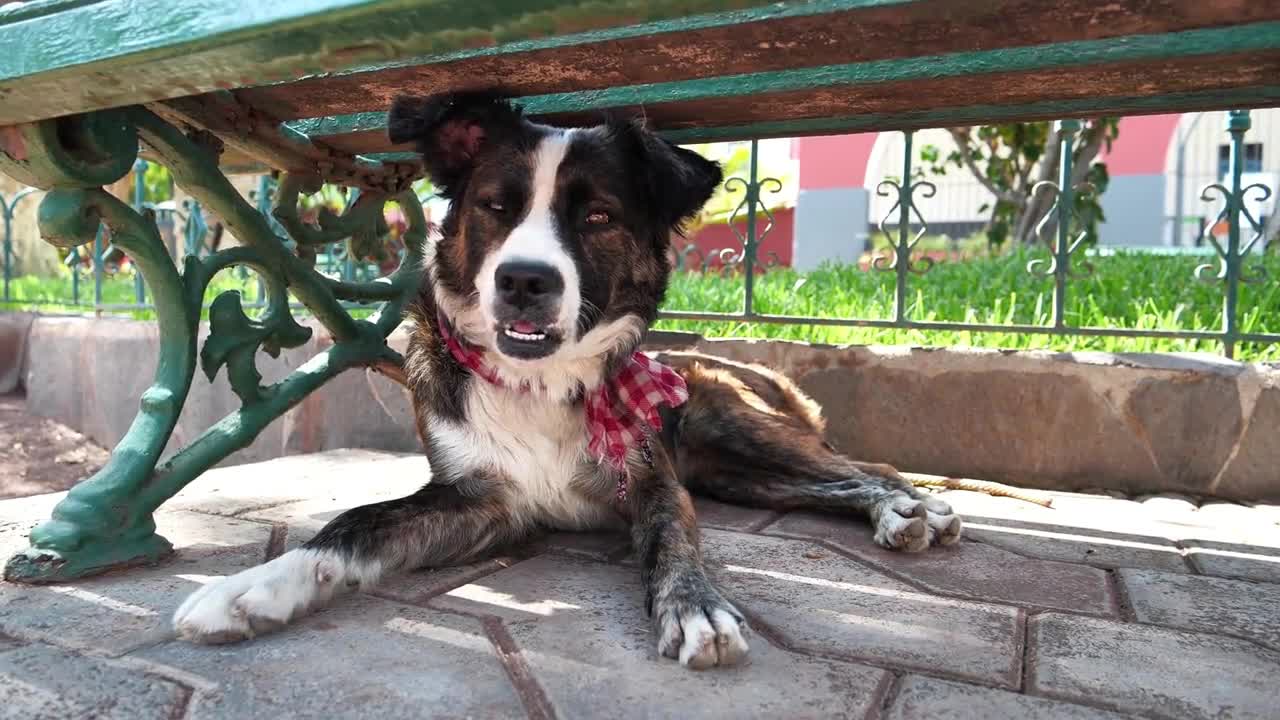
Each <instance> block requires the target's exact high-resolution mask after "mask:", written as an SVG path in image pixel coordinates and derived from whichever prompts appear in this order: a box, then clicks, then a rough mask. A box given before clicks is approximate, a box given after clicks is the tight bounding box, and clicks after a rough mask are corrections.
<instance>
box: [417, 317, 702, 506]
mask: <svg viewBox="0 0 1280 720" xmlns="http://www.w3.org/2000/svg"><path fill="white" fill-rule="evenodd" d="M439 325H440V336H441V337H442V338H444V342H445V345H446V346H447V347H448V348H449V354H451V355H453V359H455V360H457V361H458V362H459V363H460V364H461V365H462V366H463V367H466V368H469V369H470V370H471V371H472V372H474V373H475V374H476V375H479V376H480V377H482V378H484V379H485V380H488V381H489V382H491V383H493V384H494V385H502V384H503V383H502V379H501V378H500V377H498V373H497V371H496V370H494V368H493V367H491V366H489V365H487V364H485V361H484V354H483V351H481V350H477V349H475V348H470V347H467V346H466V345H464V344H463V343H462V342H461V341H460V340H459V339H458V338H457V337H456V336H455V335H454V334H453V333H452V332H450V330H449V322H448V321H447V320H446V319H445V317H444V316H443V315H440V316H439ZM520 390H521V391H525V392H527V391H528V390H529V388H528V387H523V388H520ZM688 399H689V387H688V386H687V385H686V384H685V382H684V378H682V377H680V374H679V373H677V372H676V371H675V370H672V369H671V368H669V367H667V366H666V365H663V364H662V363H660V362H658V361H657V360H654V359H652V358H650V357H649V356H648V355H645V354H644V353H640V352H637V353H634V354H632V356H631V357H630V358H629V359H628V360H627V361H626V363H624V364H623V366H622V368H621V369H619V370H618V372H617V373H616V374H614V376H613V377H612V378H610V379H609V380H607V381H605V382H603V383H601V384H600V386H599V387H597V388H596V389H595V390H592V391H591V392H590V393H588V394H587V396H586V398H585V399H584V403H585V406H586V412H587V432H588V433H589V435H590V437H591V439H590V442H589V443H588V444H587V448H588V449H589V450H590V451H591V453H592V454H593V455H595V456H596V457H597V458H599V460H600V461H601V462H604V463H608V464H609V465H610V466H611V467H613V468H614V469H615V470H617V471H618V472H619V475H618V499H619V500H625V499H626V496H627V480H628V476H629V475H630V472H629V470H628V468H627V453H628V452H629V451H630V450H631V449H632V448H640V450H641V451H642V452H644V453H645V456H646V459H647V458H648V456H649V434H650V433H651V432H657V431H659V430H661V429H662V417H661V416H660V415H659V413H658V407H659V406H661V405H664V404H665V405H667V406H669V407H678V406H680V405H683V404H684V402H685V401H686V400H688Z"/></svg>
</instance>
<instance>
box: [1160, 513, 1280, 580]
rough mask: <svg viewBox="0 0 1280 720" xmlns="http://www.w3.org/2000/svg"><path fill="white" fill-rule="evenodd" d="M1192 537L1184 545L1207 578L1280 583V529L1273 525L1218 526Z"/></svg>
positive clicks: (1189, 556)
mask: <svg viewBox="0 0 1280 720" xmlns="http://www.w3.org/2000/svg"><path fill="white" fill-rule="evenodd" d="M1191 534H1192V535H1193V536H1192V537H1189V538H1187V539H1185V540H1182V541H1181V544H1182V546H1183V547H1184V548H1186V552H1187V557H1188V558H1189V559H1190V560H1191V563H1192V564H1193V565H1194V566H1195V567H1196V569H1197V570H1199V571H1200V572H1202V573H1204V574H1205V575H1214V576H1217V577H1226V578H1238V579H1242V580H1257V581H1259V582H1269V583H1280V530H1277V529H1276V528H1275V527H1274V526H1266V527H1265V528H1258V527H1254V528H1248V529H1246V528H1240V527H1235V528H1224V527H1219V528H1216V529H1214V530H1213V531H1200V532H1196V533H1191Z"/></svg>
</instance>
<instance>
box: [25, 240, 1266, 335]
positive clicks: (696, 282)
mask: <svg viewBox="0 0 1280 720" xmlns="http://www.w3.org/2000/svg"><path fill="white" fill-rule="evenodd" d="M1042 256H1043V253H1040V254H1032V253H1031V252H1026V251H1022V252H1014V253H1009V254H1006V255H1001V256H996V257H977V258H974V259H970V260H968V261H965V262H943V263H939V264H937V265H935V266H934V268H933V269H932V270H931V271H930V272H929V273H927V274H926V275H923V276H916V275H912V276H911V278H910V279H909V292H908V300H909V308H908V316H909V317H911V318H913V319H917V320H930V321H964V322H975V323H996V324H1008V323H1019V324H1039V325H1046V324H1049V323H1050V322H1051V315H1052V307H1053V283H1052V281H1051V280H1050V279H1048V278H1041V277H1038V276H1034V275H1031V274H1029V273H1027V271H1026V264H1027V261H1028V260H1030V259H1032V258H1034V257H1042ZM1206 260H1207V259H1206V258H1197V257H1186V256H1181V257H1180V256H1154V255H1137V254H1119V255H1114V256H1109V257H1094V258H1090V261H1091V262H1093V263H1094V265H1095V271H1094V273H1093V274H1092V275H1090V276H1088V277H1083V278H1079V279H1075V280H1072V281H1071V282H1070V284H1069V286H1068V295H1067V307H1068V310H1067V322H1068V323H1069V324H1071V325H1077V326H1089V327H1106V328H1142V329H1167V330H1215V329H1217V328H1218V327H1219V326H1220V324H1221V321H1222V320H1221V316H1222V285H1221V284H1206V283H1202V282H1199V281H1197V280H1196V279H1195V278H1194V277H1193V275H1192V271H1193V270H1194V268H1195V267H1196V265H1198V264H1200V263H1202V262H1205V261H1206ZM1261 262H1262V263H1263V264H1265V266H1266V267H1267V269H1268V270H1269V273H1270V277H1269V279H1268V280H1267V281H1265V282H1262V283H1259V284H1257V285H1242V286H1241V291H1240V311H1241V315H1240V328H1241V331H1242V332H1255V333H1276V332H1280V257H1266V258H1262V259H1261ZM1078 263H1079V260H1077V264H1078ZM255 286H256V282H255V281H254V280H253V278H252V276H250V277H248V278H240V277H239V276H238V275H237V274H236V273H223V274H221V275H219V276H218V278H217V279H216V281H215V283H214V287H213V288H211V290H210V292H209V293H208V294H207V295H206V301H208V300H211V299H212V298H213V297H214V296H215V295H216V294H217V293H218V292H221V291H223V290H228V289H241V290H245V291H246V292H247V293H248V295H249V297H254V296H255V294H256V287H255ZM81 292H82V296H81V297H82V302H84V303H86V304H91V303H92V299H93V294H92V293H93V290H92V283H91V282H87V281H86V282H83V283H82V285H81ZM12 293H13V297H14V298H15V300H16V302H12V303H10V304H9V305H8V307H9V308H11V309H20V308H27V307H33V306H34V307H37V308H39V309H44V310H46V311H72V312H75V311H79V312H83V311H84V308H73V307H68V306H67V305H66V304H65V303H66V301H67V299H69V298H70V296H71V291H70V278H69V277H63V278H54V279H48V278H45V279H40V278H31V277H22V278H17V279H15V280H14V283H13V286H12ZM133 298H134V295H133V280H132V277H128V276H123V277H118V278H114V279H111V280H110V281H108V282H106V283H104V287H103V302H104V303H106V304H115V303H131V302H133ZM742 301H743V279H742V277H741V276H735V277H721V276H720V275H718V274H714V273H712V274H705V275H704V274H697V273H680V274H677V275H676V276H675V277H673V278H672V282H671V287H670V289H669V291H668V293H667V302H666V304H665V306H664V309H667V310H688V311H705V312H736V311H740V310H741V308H742ZM755 305H756V309H757V310H758V311H759V312H761V313H767V314H777V315H809V316H816V317H825V318H842V317H844V318H849V317H852V318H878V319H889V318H891V317H892V314H893V273H892V272H874V271H866V270H861V269H859V268H858V267H856V266H851V265H849V266H833V267H828V268H824V269H822V270H817V271H814V272H809V273H798V272H795V271H793V270H789V269H775V270H771V271H770V272H769V273H768V274H766V275H760V276H757V277H756V280H755ZM125 314H132V315H134V316H135V317H140V318H148V317H153V314H152V313H150V312H149V311H131V312H127V313H125ZM659 327H660V328H663V329H668V330H691V331H696V332H700V333H703V334H705V335H707V336H712V337H728V336H736V337H751V338H782V339H789V340H803V341H808V342H821V343H835V344H843V343H859V344H862V343H881V344H911V345H965V346H974V347H1004V348H1049V349H1055V350H1106V351H1113V352H1186V351H1206V352H1220V346H1219V345H1218V344H1217V343H1215V342H1212V341H1195V340H1168V339H1144V338H1138V339H1133V338H1098V337H1055V336H1048V335H1016V334H1010V333H974V332H963V331H959V332H935V331H919V330H881V329H872V328H847V327H830V326H816V325H775V324H764V323H760V324H750V323H732V322H719V323H715V322H687V321H672V320H666V321H662V322H661V323H659ZM1237 357H1239V358H1240V359H1244V360H1277V359H1280V345H1276V346H1252V345H1248V344H1246V345H1242V346H1241V347H1240V348H1239V349H1238V352H1237Z"/></svg>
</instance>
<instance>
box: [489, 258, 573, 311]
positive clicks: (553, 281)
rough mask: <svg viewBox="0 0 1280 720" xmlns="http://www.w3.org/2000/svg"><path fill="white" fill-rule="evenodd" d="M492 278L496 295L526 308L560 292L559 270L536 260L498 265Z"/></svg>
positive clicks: (562, 284)
mask: <svg viewBox="0 0 1280 720" xmlns="http://www.w3.org/2000/svg"><path fill="white" fill-rule="evenodd" d="M494 280H495V281H496V282H497V285H498V297H499V298H500V299H501V300H502V301H503V302H505V303H507V304H508V305H511V306H513V307H517V308H526V307H529V306H530V305H533V304H535V303H538V302H541V301H545V300H550V299H552V298H554V297H556V296H558V295H560V293H562V292H564V277H563V276H561V275H560V271H559V270H557V269H555V268H554V267H552V266H551V265H547V264H545V263H538V262H524V261H513V262H505V263H502V264H501V265H499V266H498V269H497V271H496V272H495V277H494Z"/></svg>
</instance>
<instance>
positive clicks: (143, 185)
mask: <svg viewBox="0 0 1280 720" xmlns="http://www.w3.org/2000/svg"><path fill="white" fill-rule="evenodd" d="M146 175H147V161H146V160H138V161H137V162H135V163H134V164H133V209H134V210H137V211H138V212H139V213H141V212H142V211H143V205H145V204H146V200H147V178H146ZM132 261H133V259H132V258H130V263H131V264H132ZM144 283H145V281H144V280H143V279H142V272H141V271H139V270H138V267H137V265H134V268H133V299H134V301H135V302H136V303H137V304H138V305H146V304H147V288H146V285H144Z"/></svg>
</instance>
